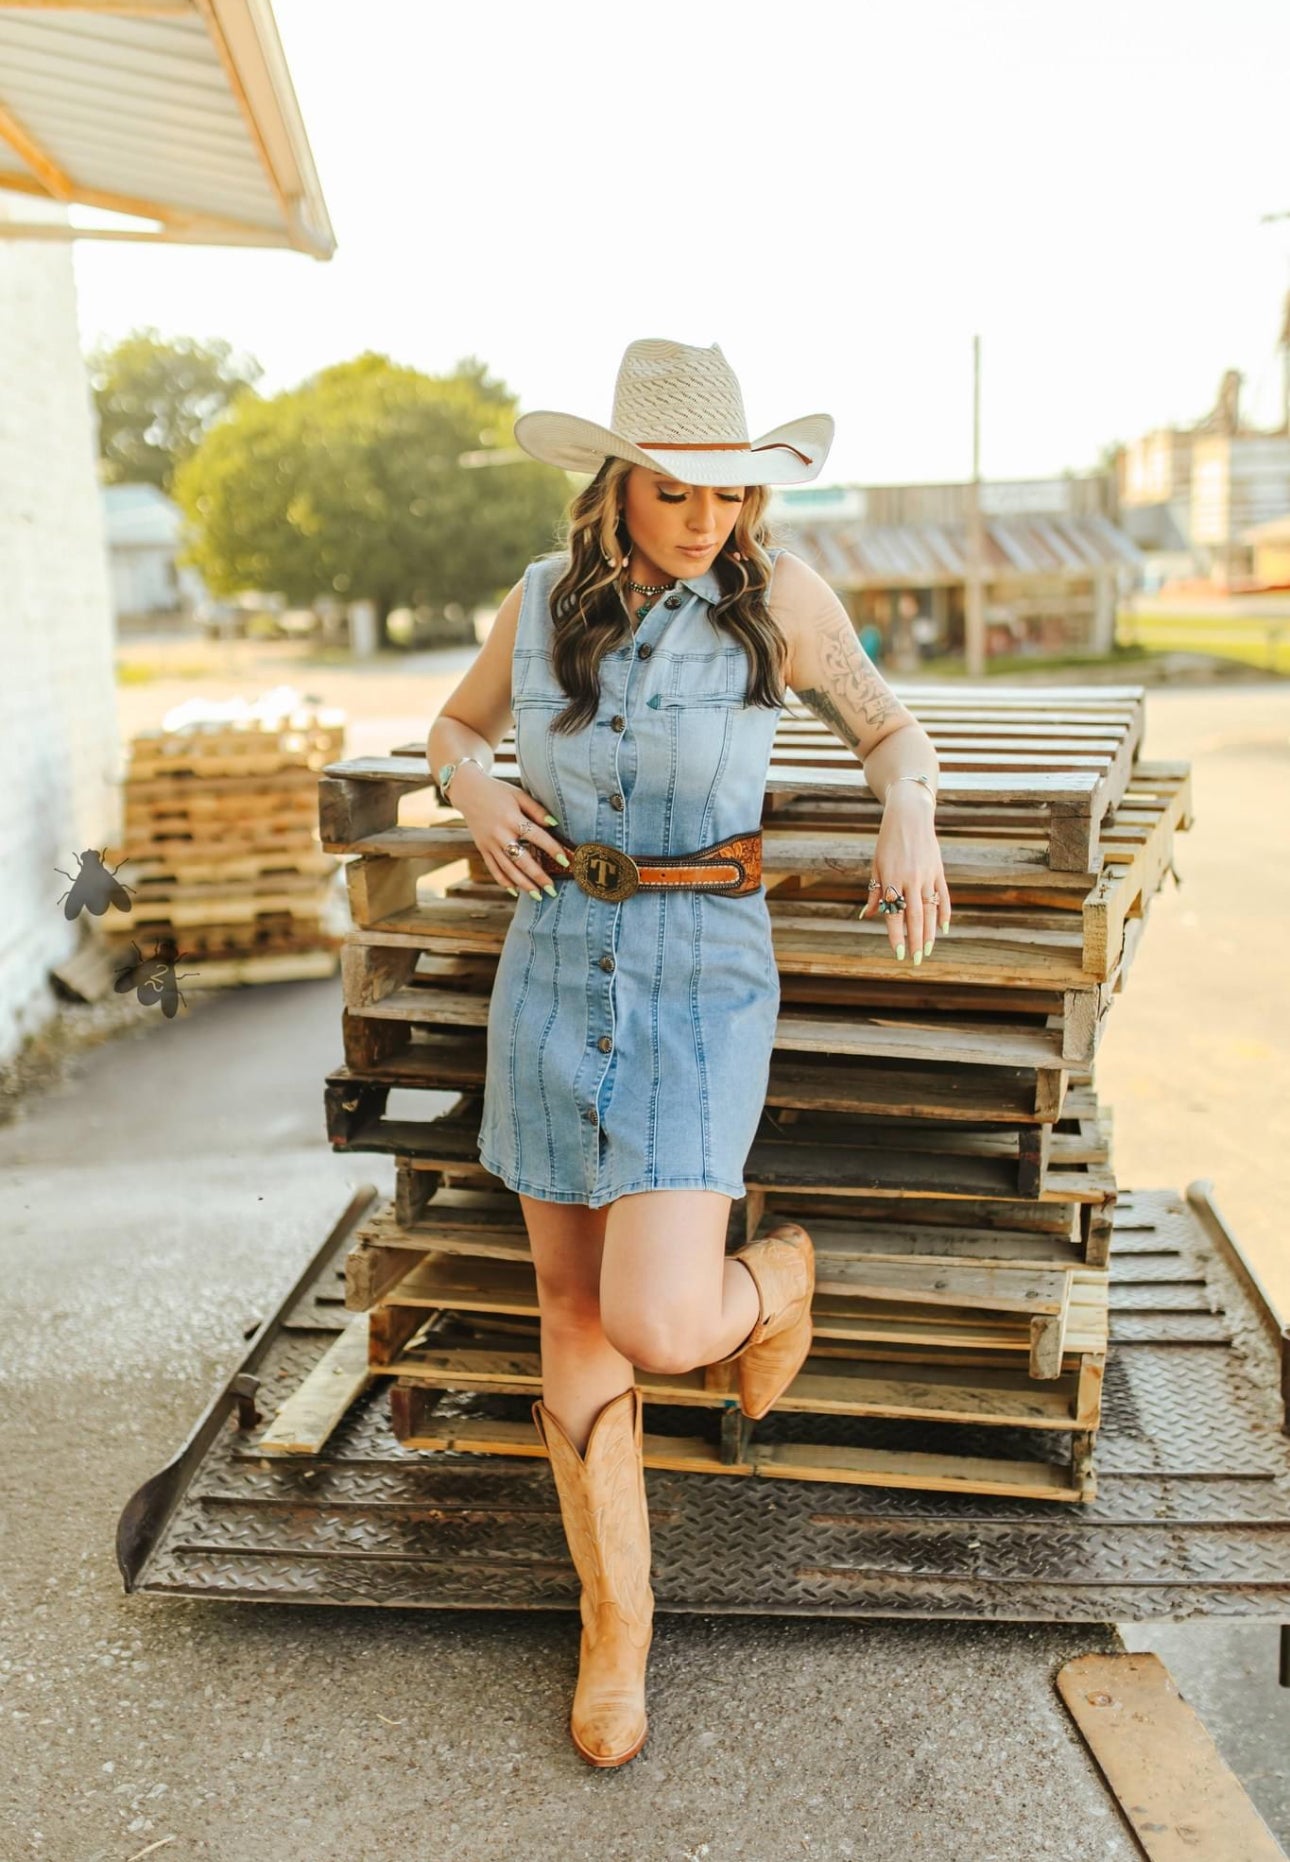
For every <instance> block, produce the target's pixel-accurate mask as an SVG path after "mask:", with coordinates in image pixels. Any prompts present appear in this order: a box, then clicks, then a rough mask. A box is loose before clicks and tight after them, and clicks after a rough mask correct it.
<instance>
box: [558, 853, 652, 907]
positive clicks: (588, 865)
mask: <svg viewBox="0 0 1290 1862" xmlns="http://www.w3.org/2000/svg"><path fill="white" fill-rule="evenodd" d="M569 865H570V867H571V869H572V872H573V877H574V878H575V879H576V880H577V882H578V884H579V885H580V886H581V887H582V890H583V891H584V892H586V893H589V894H590V895H591V897H592V898H593V899H605V900H608V901H609V902H610V903H611V904H612V903H614V902H616V901H617V900H619V899H629V898H630V897H631V896H632V894H633V892H635V891H636V889H637V887H638V886H639V885H640V883H641V875H640V868H639V867H638V866H637V864H636V862H635V860H633V859H632V856H631V855H630V854H629V853H624V852H623V850H622V848H621V847H611V846H610V845H609V843H608V841H601V840H585V841H583V842H582V843H581V844H580V845H579V846H577V847H575V848H574V850H573V857H572V859H571V860H570V862H569Z"/></svg>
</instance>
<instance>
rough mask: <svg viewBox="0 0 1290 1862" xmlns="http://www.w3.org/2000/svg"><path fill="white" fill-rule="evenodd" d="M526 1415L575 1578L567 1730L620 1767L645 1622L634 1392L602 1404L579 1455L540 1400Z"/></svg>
mask: <svg viewBox="0 0 1290 1862" xmlns="http://www.w3.org/2000/svg"><path fill="white" fill-rule="evenodd" d="M533 1421H534V1423H535V1424H536V1426H537V1432H538V1434H539V1435H540V1436H541V1437H542V1440H543V1442H544V1443H545V1444H546V1451H547V1454H548V1456H549V1457H550V1461H551V1473H552V1475H553V1476H554V1478H555V1486H556V1492H557V1493H558V1494H559V1496H560V1515H561V1518H562V1519H563V1521H564V1533H565V1538H566V1539H567V1540H568V1542H569V1551H570V1553H571V1555H572V1557H573V1563H574V1567H575V1569H576V1571H577V1573H578V1576H579V1578H580V1579H581V1580H582V1599H581V1609H582V1643H581V1653H580V1660H579V1666H578V1685H577V1688H576V1689H575V1690H574V1696H573V1712H572V1714H571V1716H570V1721H569V1731H570V1733H571V1734H572V1735H573V1743H574V1745H575V1746H576V1747H577V1748H578V1751H579V1752H580V1753H581V1754H582V1756H583V1758H584V1759H586V1760H587V1761H588V1763H589V1764H591V1765H625V1764H626V1763H627V1761H628V1759H634V1758H635V1757H636V1754H637V1753H638V1752H639V1751H640V1749H641V1747H642V1746H643V1745H644V1743H645V1733H646V1728H647V1721H646V1717H645V1661H646V1657H647V1656H648V1654H649V1645H650V1640H651V1638H652V1636H653V1619H654V1593H653V1591H652V1590H651V1589H650V1582H649V1560H650V1543H649V1514H648V1512H647V1510H646V1505H645V1470H644V1465H643V1463H642V1460H641V1450H642V1444H643V1439H644V1438H643V1424H642V1420H641V1397H640V1392H639V1390H637V1389H636V1387H635V1386H634V1385H633V1386H632V1388H631V1389H630V1390H624V1391H623V1393H622V1395H621V1396H618V1397H615V1398H614V1400H613V1402H612V1403H607V1404H606V1405H605V1407H604V1409H602V1410H601V1412H600V1414H599V1415H598V1416H597V1417H596V1420H595V1422H594V1423H593V1424H592V1426H591V1434H590V1436H589V1437H588V1439H587V1446H586V1449H585V1450H584V1452H583V1453H582V1454H579V1453H578V1450H577V1449H576V1448H575V1447H574V1445H573V1443H572V1442H571V1441H570V1440H569V1437H568V1436H567V1434H566V1433H565V1431H564V1429H563V1427H562V1426H561V1424H560V1422H559V1420H558V1419H557V1418H556V1417H555V1416H554V1415H553V1414H552V1412H551V1411H550V1410H549V1409H548V1408H547V1407H546V1405H545V1404H544V1403H541V1402H538V1403H535V1404H534V1405H533Z"/></svg>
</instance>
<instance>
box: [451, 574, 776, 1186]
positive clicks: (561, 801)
mask: <svg viewBox="0 0 1290 1862" xmlns="http://www.w3.org/2000/svg"><path fill="white" fill-rule="evenodd" d="M776 553H777V552H772V555H774V554H776ZM563 567H564V565H563V563H561V562H559V561H557V560H555V559H544V560H543V561H540V562H539V563H537V564H534V565H531V566H530V570H529V572H528V574H527V575H526V579H525V598H524V601H523V602H522V604H521V612H520V620H519V626H518V629H517V641H516V650H517V656H518V655H521V654H525V655H528V656H530V657H529V658H528V659H527V660H526V661H525V663H524V667H523V674H522V683H523V685H524V694H523V700H522V707H523V708H524V709H529V710H530V718H529V720H528V724H527V726H526V732H527V735H526V742H527V744H528V746H529V749H530V752H531V758H532V767H531V769H530V770H528V771H527V772H526V786H527V787H528V788H529V790H530V793H532V794H534V796H535V797H536V799H538V800H539V801H544V802H545V803H546V804H547V806H548V807H550V809H551V811H552V812H553V813H554V814H556V815H557V816H559V818H560V831H561V832H562V833H563V834H565V835H567V836H568V838H569V839H570V840H571V841H573V842H574V843H575V844H577V843H579V842H582V841H587V840H602V841H605V842H607V843H608V844H609V845H610V846H613V847H617V848H619V849H622V850H624V851H640V850H649V849H653V848H658V849H660V850H672V851H678V852H679V851H683V850H685V849H688V848H691V847H695V846H699V845H702V844H705V842H707V841H710V840H715V839H718V838H722V837H723V836H724V835H725V834H732V833H736V832H742V831H745V830H746V829H747V828H748V827H750V826H755V825H756V823H757V822H758V821H759V820H760V818H761V805H762V799H763V796H764V790H765V776H766V769H767V766H768V763H769V751H770V744H771V741H772V739H773V736H774V721H775V720H774V714H773V713H772V712H768V711H766V710H764V709H760V708H759V710H758V712H757V713H756V714H754V713H753V712H751V711H747V710H744V709H743V708H741V707H738V706H735V705H731V704H730V703H729V702H728V695H729V694H730V693H731V692H732V691H734V690H735V687H736V683H738V689H739V691H740V692H742V689H743V684H742V681H743V679H744V678H745V677H746V673H747V662H746V659H745V657H744V652H743V648H742V646H741V644H740V643H739V642H738V641H737V640H735V639H734V638H733V636H730V635H728V634H725V633H724V632H723V631H722V630H720V629H714V627H713V626H712V624H711V623H710V620H709V614H710V610H711V605H712V603H713V602H714V601H715V599H716V598H717V595H718V594H719V587H718V585H717V583H716V579H715V577H714V576H712V575H711V574H710V573H709V574H708V575H707V576H703V577H698V578H689V579H688V581H687V583H685V584H682V585H680V586H678V588H677V589H676V590H675V591H674V594H673V595H672V596H671V597H670V598H665V599H663V600H660V601H658V602H656V603H655V605H654V606H653V607H652V608H651V609H650V610H649V612H648V613H647V615H646V616H645V618H644V620H643V621H641V622H640V623H639V625H638V628H637V630H636V633H637V637H636V638H635V640H634V641H624V642H623V644H622V645H621V646H620V647H619V648H617V649H615V650H614V651H613V652H611V653H608V654H606V655H605V656H604V658H603V659H602V660H601V662H600V666H599V674H600V680H601V692H600V702H599V704H598V707H597V713H596V717H595V718H594V719H593V721H592V724H591V725H590V726H589V727H587V728H585V729H584V730H582V731H579V732H572V733H554V732H551V733H549V741H548V737H547V736H545V735H543V734H542V725H541V723H540V721H539V720H540V716H541V712H540V706H539V705H538V704H537V703H535V702H534V701H536V700H539V698H540V697H545V698H547V700H548V702H558V703H560V704H563V703H564V702H565V700H564V699H563V698H562V697H558V696H557V694H558V685H557V683H556V682H555V681H554V677H553V672H552V671H551V669H550V667H549V661H548V659H547V655H548V653H549V643H550V636H551V626H552V622H551V616H550V609H549V595H550V589H551V587H552V586H553V584H554V581H555V579H556V577H557V576H558V575H559V574H560V573H562V572H563ZM640 636H646V637H640ZM723 656H724V657H723ZM736 662H737V663H736ZM696 671H697V673H698V687H699V691H700V697H701V700H702V699H703V698H707V697H709V696H715V697H717V698H718V699H721V700H726V701H727V702H723V703H719V704H717V705H716V707H715V708H714V712H713V716H712V724H713V726H714V728H713V729H711V730H709V729H707V728H706V726H700V727H699V728H697V729H694V730H691V729H689V728H688V724H687V725H686V726H682V727H681V729H680V733H679V735H678V725H679V724H680V718H679V715H678V711H677V709H676V707H675V705H674V704H673V705H670V706H669V705H667V704H664V703H663V702H662V700H663V696H664V695H665V694H668V693H672V694H675V693H677V692H679V691H681V690H683V689H684V685H683V682H684V680H685V678H686V676H687V674H693V673H695V672H696ZM548 680H550V681H551V684H550V685H549V686H548V683H547V682H548ZM700 708H702V706H701V707H700ZM539 745H540V749H539ZM560 895H561V908H560V910H559V912H558V913H557V911H556V909H555V906H554V905H552V906H551V908H550V910H549V912H546V913H543V914H542V923H541V927H540V929H538V928H536V927H535V926H534V925H533V922H532V913H533V912H537V911H538V910H539V909H540V908H539V907H536V906H535V907H533V908H532V911H531V912H530V913H527V914H525V915H524V916H523V917H521V915H520V913H519V912H517V913H516V914H515V915H514V917H513V918H512V923H511V930H510V931H508V934H507V938H506V940H505V944H504V949H503V954H502V959H501V960H500V961H499V965H498V977H497V982H496V983H495V985H494V997H495V1001H494V1002H493V1003H491V1004H490V1016H489V1064H488V1074H487V1081H486V1090H485V1114H484V1120H483V1123H482V1125H481V1139H480V1150H481V1154H482V1156H483V1160H484V1162H485V1164H486V1166H487V1167H488V1168H489V1169H495V1170H496V1171H497V1173H498V1174H499V1175H500V1176H501V1177H502V1179H503V1180H504V1181H505V1182H507V1184H508V1185H509V1186H510V1187H512V1188H516V1187H523V1188H524V1189H526V1190H528V1191H529V1192H531V1193H532V1194H535V1195H542V1194H544V1193H545V1194H547V1195H549V1196H551V1197H552V1198H554V1199H555V1200H558V1201H565V1202H585V1203H588V1204H590V1206H592V1207H600V1206H602V1205H603V1204H605V1203H607V1202H610V1201H612V1200H614V1198H615V1197H616V1196H619V1195H622V1194H627V1193H631V1192H633V1191H639V1190H642V1189H649V1188H658V1187H668V1186H677V1187H680V1186H684V1187H706V1188H713V1189H720V1190H723V1191H725V1193H726V1194H728V1195H731V1196H740V1195H742V1194H743V1183H742V1164H743V1159H744V1156H745V1155H746V1152H747V1146H748V1143H749V1142H751V1137H752V1133H753V1131H754V1129H755V1127H756V1124H757V1121H758V1118H759V1117H760V1113H761V1109H762V1106H763V1103H764V1097H765V1084H766V1081H765V1080H764V1079H763V1078H762V1077H761V1075H762V1072H763V1071H765V1072H766V1073H767V1075H768V1069H769V1057H770V1051H771V1047H772V1045H773V1036H774V1021H775V1016H774V1004H773V1001H772V999H771V998H770V997H769V995H768V992H767V990H766V987H765V984H766V976H767V969H766V944H767V939H768V933H769V920H768V917H767V916H766V913H765V908H764V905H763V907H762V909H761V911H760V912H758V911H757V910H755V909H753V906H754V901H753V900H751V899H743V900H733V899H725V898H722V897H720V896H718V895H706V896H705V895H702V894H699V893H696V892H694V891H692V890H690V889H686V888H680V889H676V890H671V889H669V890H667V891H666V892H655V891H653V890H649V889H647V890H645V891H642V892H640V893H638V894H634V895H633V896H632V897H631V898H629V899H625V900H622V901H618V902H613V901H605V900H599V899H595V898H593V897H591V896H589V895H588V894H585V893H583V892H582V890H581V888H579V887H577V886H576V885H574V886H568V887H564V886H562V887H561V888H560ZM579 979H581V980H579ZM669 1007H670V1009H671V1011H672V1012H671V1013H669V1012H668V1010H669ZM620 1057H624V1058H623V1065H622V1066H621V1067H620V1066H619V1065H618V1062H619V1059H620ZM574 1119H576V1121H577V1123H576V1125H575V1124H574V1122H573V1121H574ZM575 1133H578V1134H580V1135H575Z"/></svg>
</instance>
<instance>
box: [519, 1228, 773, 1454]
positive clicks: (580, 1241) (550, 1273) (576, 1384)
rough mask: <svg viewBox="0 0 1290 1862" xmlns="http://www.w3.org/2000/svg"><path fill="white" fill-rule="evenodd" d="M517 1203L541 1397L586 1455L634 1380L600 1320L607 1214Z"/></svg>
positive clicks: (632, 1373)
mask: <svg viewBox="0 0 1290 1862" xmlns="http://www.w3.org/2000/svg"><path fill="white" fill-rule="evenodd" d="M520 1205H521V1208H522V1209H523V1211H524V1222H525V1226H526V1227H527V1229H528V1232H529V1245H530V1247H531V1249H532V1253H533V1264H534V1267H535V1269H536V1271H537V1283H538V1308H539V1312H540V1315H541V1326H542V1401H543V1402H544V1403H545V1404H546V1406H547V1408H548V1409H550V1410H551V1411H552V1413H553V1414H554V1415H555V1417H556V1418H557V1420H558V1421H559V1422H560V1423H561V1425H562V1426H563V1428H564V1431H565V1433H566V1434H567V1435H568V1437H569V1439H570V1441H571V1442H572V1443H573V1444H574V1446H575V1448H577V1450H578V1451H579V1453H581V1452H582V1450H583V1449H584V1448H585V1447H586V1446H587V1437H588V1436H589V1435H590V1433H591V1425H592V1423H593V1422H594V1421H595V1420H596V1417H597V1416H598V1415H599V1414H600V1412H601V1410H602V1409H603V1408H604V1407H605V1405H606V1404H607V1403H611V1402H612V1401H613V1399H614V1398H615V1397H617V1396H621V1395H622V1393H623V1391H624V1390H630V1388H631V1386H632V1385H633V1383H634V1382H635V1381H636V1378H635V1372H634V1370H633V1367H632V1364H631V1361H630V1360H629V1359H627V1358H625V1357H624V1356H623V1355H622V1353H621V1352H620V1351H618V1350H617V1349H616V1348H615V1347H614V1346H613V1345H611V1344H610V1342H609V1339H608V1338H607V1337H606V1336H605V1330H604V1327H603V1325H602V1324H601V1319H600V1271H601V1256H602V1253H603V1249H604V1234H605V1218H606V1215H607V1213H608V1211H607V1210H605V1209H588V1208H586V1207H585V1206H584V1205H582V1204H580V1203H551V1202H542V1201H540V1200H539V1199H538V1198H536V1197H532V1196H525V1195H523V1194H521V1195H520ZM744 1277H745V1279H747V1275H745V1276H744ZM749 1284H750V1285H751V1282H749Z"/></svg>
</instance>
